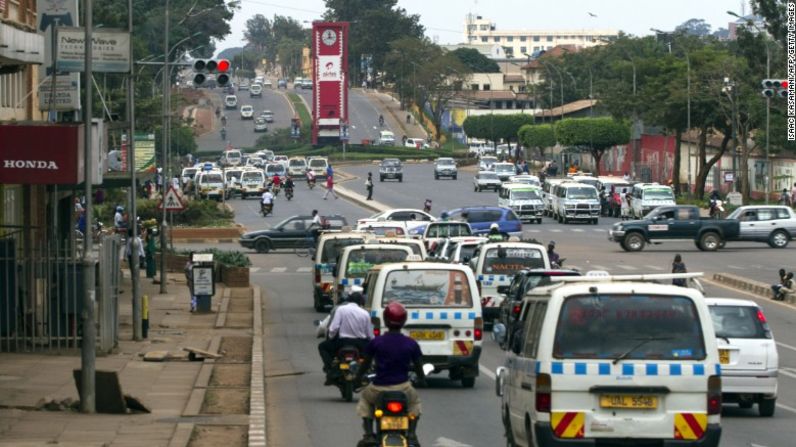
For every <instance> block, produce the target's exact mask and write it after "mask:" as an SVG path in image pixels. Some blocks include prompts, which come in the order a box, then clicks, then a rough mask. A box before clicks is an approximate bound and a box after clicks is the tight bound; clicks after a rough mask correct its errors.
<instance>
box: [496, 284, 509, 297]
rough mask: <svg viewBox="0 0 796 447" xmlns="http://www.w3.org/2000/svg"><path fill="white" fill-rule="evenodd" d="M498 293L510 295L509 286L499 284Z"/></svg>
mask: <svg viewBox="0 0 796 447" xmlns="http://www.w3.org/2000/svg"><path fill="white" fill-rule="evenodd" d="M497 291H498V293H500V294H501V295H508V293H509V286H498V288H497Z"/></svg>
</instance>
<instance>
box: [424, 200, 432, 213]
mask: <svg viewBox="0 0 796 447" xmlns="http://www.w3.org/2000/svg"><path fill="white" fill-rule="evenodd" d="M423 211H425V212H427V213H430V212H431V199H426V201H425V202H423Z"/></svg>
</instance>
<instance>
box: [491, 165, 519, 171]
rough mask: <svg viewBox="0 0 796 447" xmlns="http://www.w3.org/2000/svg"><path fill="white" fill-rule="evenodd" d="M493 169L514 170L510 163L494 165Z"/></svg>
mask: <svg viewBox="0 0 796 447" xmlns="http://www.w3.org/2000/svg"><path fill="white" fill-rule="evenodd" d="M495 171H497V172H514V166H512V165H495Z"/></svg>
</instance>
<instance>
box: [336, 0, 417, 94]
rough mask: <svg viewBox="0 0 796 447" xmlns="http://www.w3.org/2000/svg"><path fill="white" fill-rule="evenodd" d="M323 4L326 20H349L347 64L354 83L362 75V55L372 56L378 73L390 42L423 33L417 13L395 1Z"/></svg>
mask: <svg viewBox="0 0 796 447" xmlns="http://www.w3.org/2000/svg"><path fill="white" fill-rule="evenodd" d="M325 3H326V8H327V9H326V13H325V14H324V18H325V19H326V20H329V21H346V22H350V23H351V28H350V33H349V42H348V65H349V67H351V74H352V78H353V80H354V83H355V85H356V84H358V83H359V82H360V79H361V78H360V76H361V75H362V73H360V72H359V70H358V69H357V67H359V66H360V64H359V59H360V57H361V55H363V54H370V55H372V56H373V67H374V72H376V73H378V72H381V71H382V70H383V69H384V60H385V58H386V56H387V53H389V52H390V43H391V42H393V41H394V40H397V39H400V38H402V37H415V38H418V39H419V38H422V37H423V34H424V32H425V29H424V28H423V26H422V25H420V16H419V15H417V14H411V15H410V14H408V13H407V12H406V10H405V9H404V8H400V7H398V6H397V5H398V1H397V0H325Z"/></svg>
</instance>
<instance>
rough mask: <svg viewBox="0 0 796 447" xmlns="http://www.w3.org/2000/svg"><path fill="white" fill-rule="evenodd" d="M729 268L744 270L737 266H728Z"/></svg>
mask: <svg viewBox="0 0 796 447" xmlns="http://www.w3.org/2000/svg"><path fill="white" fill-rule="evenodd" d="M727 267H729V268H731V269H734V270H743V269H744V268H743V267H739V266H737V265H728V266H727Z"/></svg>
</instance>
